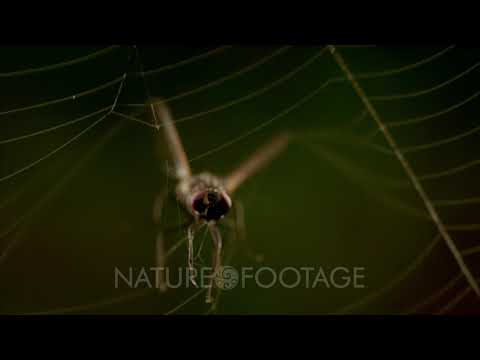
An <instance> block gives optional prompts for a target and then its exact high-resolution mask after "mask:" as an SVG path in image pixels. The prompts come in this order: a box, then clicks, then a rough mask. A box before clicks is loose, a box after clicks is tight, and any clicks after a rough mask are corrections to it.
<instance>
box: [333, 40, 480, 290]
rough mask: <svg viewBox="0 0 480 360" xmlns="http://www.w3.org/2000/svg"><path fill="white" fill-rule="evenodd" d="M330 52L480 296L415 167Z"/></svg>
mask: <svg viewBox="0 0 480 360" xmlns="http://www.w3.org/2000/svg"><path fill="white" fill-rule="evenodd" d="M329 49H330V52H331V53H332V55H333V57H334V59H335V60H336V62H337V63H338V65H339V66H340V68H341V69H342V71H343V72H344V73H345V75H346V76H347V77H348V78H349V79H350V82H351V84H352V86H353V88H354V89H355V92H356V93H357V94H358V96H359V97H360V99H361V100H362V102H363V103H364V105H365V107H366V108H367V110H368V112H369V113H370V115H371V117H372V118H373V119H374V120H375V122H376V123H377V125H378V128H379V129H380V130H381V131H382V133H383V135H384V137H385V139H386V140H387V142H388V144H389V145H390V147H391V148H392V150H393V151H394V153H395V155H396V156H397V158H398V160H399V161H400V163H401V165H402V166H403V168H404V169H405V172H406V173H407V175H408V177H409V178H410V180H411V182H412V184H413V186H414V188H415V190H416V191H417V192H418V194H419V196H420V197H421V198H422V200H423V202H424V204H425V207H426V209H427V211H428V213H429V214H430V216H431V217H432V220H433V221H434V222H435V224H436V226H437V228H438V231H439V233H440V234H441V235H442V237H443V239H444V240H445V242H446V244H447V246H448V248H449V249H450V251H451V252H452V254H453V256H454V258H455V260H456V261H457V263H458V265H459V266H460V269H461V270H462V272H463V274H464V275H465V277H466V279H467V281H468V283H469V284H470V286H471V287H472V288H473V290H474V291H475V293H476V294H477V295H478V296H480V288H479V287H478V284H477V282H476V280H475V278H474V277H473V275H472V273H471V272H470V270H469V269H468V267H467V265H466V264H465V262H464V260H463V257H462V255H461V253H460V252H459V251H458V249H457V247H456V245H455V243H454V242H453V239H452V238H451V236H450V234H449V232H448V231H447V228H446V226H445V225H444V224H443V222H442V221H441V220H440V217H439V216H438V214H437V211H436V209H435V207H434V205H433V204H432V202H431V200H430V198H429V196H428V195H427V193H426V192H425V190H424V189H423V186H422V184H421V183H420V181H419V179H418V178H417V176H416V175H415V173H414V171H413V169H412V168H411V166H410V163H409V162H408V160H407V159H406V158H405V157H404V156H403V154H402V152H401V151H400V149H399V148H398V146H397V143H396V142H395V140H394V139H393V137H392V136H391V135H390V132H389V130H388V129H387V128H386V126H385V125H384V124H383V121H382V120H381V119H380V116H379V115H378V113H377V111H376V110H375V108H374V107H373V105H372V103H371V102H370V100H369V99H368V97H367V95H366V94H365V92H364V91H363V88H362V87H361V86H360V84H359V83H358V82H357V80H356V79H355V78H354V77H353V74H352V73H351V72H350V69H349V67H348V66H347V64H346V62H345V60H344V59H343V57H342V56H341V55H340V53H339V51H338V49H335V47H334V46H329Z"/></svg>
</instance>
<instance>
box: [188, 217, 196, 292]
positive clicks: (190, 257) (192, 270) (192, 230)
mask: <svg viewBox="0 0 480 360" xmlns="http://www.w3.org/2000/svg"><path fill="white" fill-rule="evenodd" d="M195 229H196V224H192V225H190V226H189V227H188V230H187V238H188V271H189V275H190V276H189V279H190V281H191V282H192V284H193V285H194V286H195V287H198V284H197V282H196V281H195V277H196V269H195V267H194V264H193V261H194V257H193V239H194V237H195Z"/></svg>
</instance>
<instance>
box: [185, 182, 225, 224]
mask: <svg viewBox="0 0 480 360" xmlns="http://www.w3.org/2000/svg"><path fill="white" fill-rule="evenodd" d="M192 207H193V210H194V211H195V212H196V213H197V214H198V215H199V216H200V218H201V219H205V220H207V221H212V220H215V221H218V220H219V219H221V218H222V217H224V216H225V215H226V214H227V213H228V211H229V210H230V207H231V201H230V198H228V195H226V194H224V193H222V192H218V191H213V190H208V191H204V192H201V193H199V194H198V195H196V196H195V198H194V199H193V203H192Z"/></svg>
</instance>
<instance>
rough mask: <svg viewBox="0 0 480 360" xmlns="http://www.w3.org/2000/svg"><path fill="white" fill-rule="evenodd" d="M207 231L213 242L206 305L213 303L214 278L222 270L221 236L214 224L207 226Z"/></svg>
mask: <svg viewBox="0 0 480 360" xmlns="http://www.w3.org/2000/svg"><path fill="white" fill-rule="evenodd" d="M208 230H209V231H210V235H211V236H212V240H213V274H212V276H211V278H210V284H209V288H208V292H207V298H206V302H207V303H212V302H213V296H212V294H213V289H214V287H215V283H216V281H215V280H216V278H217V277H218V276H220V275H221V274H220V271H221V270H222V248H223V241H222V235H221V233H220V230H219V229H218V227H217V225H216V224H215V223H211V224H209V225H208Z"/></svg>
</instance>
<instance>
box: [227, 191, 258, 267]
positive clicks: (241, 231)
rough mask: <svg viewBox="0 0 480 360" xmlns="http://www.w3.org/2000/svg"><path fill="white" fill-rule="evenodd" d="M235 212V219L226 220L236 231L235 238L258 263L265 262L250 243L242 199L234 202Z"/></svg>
mask: <svg viewBox="0 0 480 360" xmlns="http://www.w3.org/2000/svg"><path fill="white" fill-rule="evenodd" d="M233 206H234V213H235V220H234V221H233V222H232V221H228V222H225V225H227V226H228V227H229V228H230V230H231V231H233V232H234V233H235V239H236V240H237V241H238V242H239V243H240V244H241V246H242V247H243V249H244V251H245V253H246V255H247V256H248V257H249V258H250V259H251V260H253V261H254V262H256V263H261V262H263V255H261V254H257V253H255V252H254V251H253V250H252V248H251V246H250V244H249V243H248V240H247V236H246V226H245V211H244V207H243V204H242V202H241V201H240V200H238V199H237V200H235V202H234V205H233Z"/></svg>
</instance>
